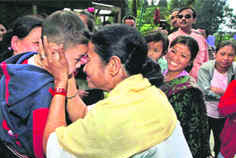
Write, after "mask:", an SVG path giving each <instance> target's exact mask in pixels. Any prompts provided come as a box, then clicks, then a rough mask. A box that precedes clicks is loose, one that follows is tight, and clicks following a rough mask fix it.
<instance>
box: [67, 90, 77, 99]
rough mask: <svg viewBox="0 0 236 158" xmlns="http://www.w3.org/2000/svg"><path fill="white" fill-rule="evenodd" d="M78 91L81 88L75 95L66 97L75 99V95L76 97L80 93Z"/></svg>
mask: <svg viewBox="0 0 236 158" xmlns="http://www.w3.org/2000/svg"><path fill="white" fill-rule="evenodd" d="M78 93H79V90H77V92H76V93H75V94H74V95H72V96H69V97H66V98H67V99H73V98H74V97H76V96H77V95H78Z"/></svg>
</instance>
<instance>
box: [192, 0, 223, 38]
mask: <svg viewBox="0 0 236 158" xmlns="http://www.w3.org/2000/svg"><path fill="white" fill-rule="evenodd" d="M225 6H226V2H225V0H217V1H216V0H198V1H197V2H196V3H195V5H194V8H195V9H196V12H197V23H196V25H195V26H196V27H197V28H203V29H206V31H207V33H208V34H214V33H215V32H217V31H218V29H219V26H220V24H222V23H224V22H225V20H224V9H225Z"/></svg>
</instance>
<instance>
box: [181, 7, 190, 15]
mask: <svg viewBox="0 0 236 158" xmlns="http://www.w3.org/2000/svg"><path fill="white" fill-rule="evenodd" d="M182 12H187V13H191V14H193V10H192V9H189V8H188V9H184V10H181V12H179V14H180V13H182Z"/></svg>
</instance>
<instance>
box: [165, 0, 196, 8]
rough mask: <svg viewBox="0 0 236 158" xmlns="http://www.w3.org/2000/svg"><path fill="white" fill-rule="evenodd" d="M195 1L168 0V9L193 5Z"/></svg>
mask: <svg viewBox="0 0 236 158" xmlns="http://www.w3.org/2000/svg"><path fill="white" fill-rule="evenodd" d="M195 1H196V0H170V2H169V10H173V9H175V8H183V7H189V6H191V5H193V4H194V3H195Z"/></svg>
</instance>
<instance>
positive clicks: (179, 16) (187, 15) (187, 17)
mask: <svg viewBox="0 0 236 158" xmlns="http://www.w3.org/2000/svg"><path fill="white" fill-rule="evenodd" d="M183 17H184V18H185V19H190V18H191V17H192V15H190V14H186V15H178V18H179V19H182V18H183Z"/></svg>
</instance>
